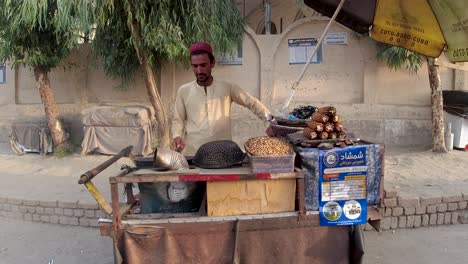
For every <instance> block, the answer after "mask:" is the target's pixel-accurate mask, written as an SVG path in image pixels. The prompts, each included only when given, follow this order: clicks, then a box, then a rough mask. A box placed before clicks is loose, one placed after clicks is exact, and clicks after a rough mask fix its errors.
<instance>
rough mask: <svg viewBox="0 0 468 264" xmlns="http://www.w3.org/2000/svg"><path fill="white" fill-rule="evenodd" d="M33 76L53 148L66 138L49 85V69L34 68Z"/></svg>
mask: <svg viewBox="0 0 468 264" xmlns="http://www.w3.org/2000/svg"><path fill="white" fill-rule="evenodd" d="M34 76H35V78H36V86H37V88H38V90H39V94H40V96H41V100H42V105H43V106H44V112H45V115H46V118H47V123H48V125H49V129H50V133H51V135H52V140H53V141H54V148H55V147H57V146H58V145H59V144H61V143H64V142H65V141H66V140H67V138H66V136H65V130H64V129H63V124H62V122H60V119H59V111H58V108H57V103H56V102H55V97H54V94H53V92H52V88H51V86H50V79H49V71H48V70H46V69H43V68H34Z"/></svg>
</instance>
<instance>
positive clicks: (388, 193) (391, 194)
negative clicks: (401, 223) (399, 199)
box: [385, 190, 397, 198]
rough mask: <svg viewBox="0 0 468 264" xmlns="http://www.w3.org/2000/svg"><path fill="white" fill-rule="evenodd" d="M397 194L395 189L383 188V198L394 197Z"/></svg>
mask: <svg viewBox="0 0 468 264" xmlns="http://www.w3.org/2000/svg"><path fill="white" fill-rule="evenodd" d="M396 195H397V191H395V190H385V198H394V197H396Z"/></svg>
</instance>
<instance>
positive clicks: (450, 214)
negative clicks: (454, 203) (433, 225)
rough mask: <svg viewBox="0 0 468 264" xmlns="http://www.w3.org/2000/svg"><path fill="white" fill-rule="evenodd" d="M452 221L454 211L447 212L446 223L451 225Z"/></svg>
mask: <svg viewBox="0 0 468 264" xmlns="http://www.w3.org/2000/svg"><path fill="white" fill-rule="evenodd" d="M451 222H452V213H449V212H447V213H445V218H444V224H446V225H449V224H451Z"/></svg>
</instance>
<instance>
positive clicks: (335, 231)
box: [115, 215, 362, 264]
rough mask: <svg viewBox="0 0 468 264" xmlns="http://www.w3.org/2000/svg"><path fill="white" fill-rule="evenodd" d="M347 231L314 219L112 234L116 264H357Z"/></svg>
mask: <svg viewBox="0 0 468 264" xmlns="http://www.w3.org/2000/svg"><path fill="white" fill-rule="evenodd" d="M350 230H351V229H350V227H349V226H332V227H326V226H319V225H318V217H317V215H313V216H307V218H306V220H305V221H303V222H298V221H297V217H283V218H270V219H256V220H239V222H236V221H223V222H207V223H178V224H160V225H145V226H134V227H128V228H126V229H122V230H120V231H119V232H118V233H117V237H118V238H117V239H118V240H117V241H116V242H117V251H116V252H115V254H116V260H117V262H116V263H132V264H140V263H141V264H143V263H145V264H148V263H216V264H218V263H307V264H313V263H317V264H318V263H320V264H327V263H330V264H331V263H333V264H340V263H359V261H356V259H355V258H354V259H352V258H351V257H357V256H355V255H354V254H353V255H352V254H351V252H350V251H353V250H354V249H353V248H354V247H353V243H352V241H351V240H352V238H353V236H352V235H351V233H350ZM357 253H358V254H360V256H362V252H357ZM358 259H359V258H358Z"/></svg>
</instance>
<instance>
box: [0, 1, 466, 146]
mask: <svg viewBox="0 0 468 264" xmlns="http://www.w3.org/2000/svg"><path fill="white" fill-rule="evenodd" d="M288 1H293V0H288ZM272 6H273V7H274V8H275V9H274V10H277V11H276V13H275V12H273V13H272V14H273V18H272V19H273V21H278V17H277V16H281V18H282V21H283V27H282V33H281V34H276V35H258V34H256V33H255V28H261V27H262V25H261V23H262V19H261V17H263V14H262V12H263V11H262V10H261V9H259V8H257V9H253V10H252V11H251V12H250V15H249V16H248V17H247V20H248V25H249V26H250V27H248V28H247V30H246V33H245V35H244V40H243V54H244V56H243V63H242V65H220V64H217V65H216V67H215V69H214V71H213V74H214V76H215V78H219V79H226V80H231V81H234V82H236V83H238V84H239V85H240V86H241V87H242V88H243V89H245V90H246V91H248V92H249V93H251V94H252V95H254V96H256V97H258V98H259V99H260V100H261V101H262V102H264V103H265V105H267V106H268V107H269V108H270V109H271V110H272V111H273V112H275V111H276V110H277V109H280V108H281V107H282V105H283V104H284V102H285V99H286V98H287V97H288V95H289V88H290V87H291V85H292V84H293V82H294V81H295V79H296V78H297V77H298V75H299V73H300V72H301V70H302V67H303V66H304V65H289V63H288V46H287V41H288V39H290V38H303V37H315V38H319V36H320V34H321V33H322V30H323V29H324V28H325V26H326V23H327V19H325V18H323V17H321V16H317V14H315V13H313V12H305V11H304V10H303V9H301V8H299V7H298V6H296V5H292V4H284V3H278V1H272ZM274 10H273V11H274ZM259 17H260V18H259ZM330 31H331V32H346V33H347V38H348V44H347V45H323V47H322V51H323V62H322V63H321V64H315V65H310V67H309V68H308V70H307V71H306V73H305V75H304V78H303V79H302V81H301V83H300V85H299V90H298V92H297V93H296V95H295V97H294V98H293V101H292V102H291V104H290V109H292V108H294V107H295V106H298V105H303V104H313V105H317V106H323V105H329V104H331V105H335V106H336V107H337V109H338V112H339V114H340V115H342V116H343V117H344V119H345V126H346V127H347V128H348V130H349V131H352V132H353V133H354V134H356V135H357V136H359V137H360V138H364V139H367V140H371V141H374V142H380V143H385V144H387V145H423V146H427V147H429V146H430V142H431V130H430V124H431V121H430V118H431V111H430V89H429V83H428V77H427V68H426V66H425V65H423V67H422V69H421V70H420V71H419V73H418V74H417V75H410V74H408V72H407V71H404V70H401V71H397V72H393V71H390V70H389V69H388V68H387V67H386V66H385V65H383V64H382V63H380V62H378V61H377V60H376V59H375V53H376V43H375V42H374V41H373V40H371V39H370V38H368V37H365V36H360V35H356V34H355V33H353V32H351V31H350V30H348V29H347V28H345V27H343V26H340V25H338V24H335V25H333V26H332V27H331V30H330ZM64 68H65V69H64ZM440 71H441V82H442V88H443V89H446V90H450V89H458V90H463V89H464V90H468V81H466V80H468V73H467V72H463V71H455V70H452V69H448V68H442V67H441V68H440ZM193 79H194V77H193V74H192V72H191V70H190V68H188V66H187V65H185V66H184V65H178V64H175V63H166V64H164V65H163V67H162V69H161V73H160V76H159V81H160V87H159V88H160V92H161V96H162V98H163V104H164V106H165V108H166V110H167V112H168V115H169V117H171V116H172V103H173V101H174V98H175V94H176V90H177V88H178V87H179V86H180V85H181V84H183V83H186V82H189V81H192V80H193ZM51 80H52V87H53V89H54V91H55V95H56V98H57V102H58V103H59V110H60V111H61V113H62V114H63V115H64V117H65V118H66V120H67V121H68V122H70V123H71V125H72V135H73V140H74V141H75V142H76V143H79V142H80V141H81V137H82V128H81V123H80V114H79V113H80V111H81V110H83V109H85V108H86V107H89V106H92V105H95V104H100V103H113V104H135V103H138V104H145V105H149V103H148V101H147V95H146V91H145V87H144V80H143V77H142V75H141V72H140V73H139V74H137V76H136V77H135V79H134V80H133V81H132V82H131V83H130V85H129V86H128V87H126V89H122V88H119V86H120V82H119V81H118V80H111V79H109V78H107V77H106V75H105V73H104V71H103V70H102V68H101V67H100V66H99V64H97V65H96V63H94V62H93V61H92V59H91V57H90V51H89V48H87V47H83V48H81V49H80V50H77V51H75V52H74V53H73V54H71V55H70V58H69V59H68V60H67V61H66V62H64V63H63V65H62V66H61V67H58V68H57V69H55V70H54V71H53V72H52V73H51ZM0 91H1V92H0V132H1V134H0V141H6V140H7V138H8V135H9V130H10V124H11V121H12V120H14V119H18V118H22V117H42V116H43V115H44V113H43V109H42V105H41V104H40V98H39V95H38V93H37V88H36V87H35V81H34V77H33V74H32V73H31V71H30V70H29V69H27V68H24V67H17V68H16V70H15V69H10V68H8V70H7V83H6V84H0ZM264 129H265V124H264V123H263V122H261V121H259V120H258V119H257V118H256V117H255V116H254V115H253V114H251V113H250V112H249V111H248V110H245V109H243V108H241V107H238V106H234V109H233V131H234V133H233V135H234V139H235V140H236V141H238V142H239V143H240V144H243V142H244V141H245V140H246V139H248V138H249V137H252V136H257V135H262V134H263V132H264Z"/></svg>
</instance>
